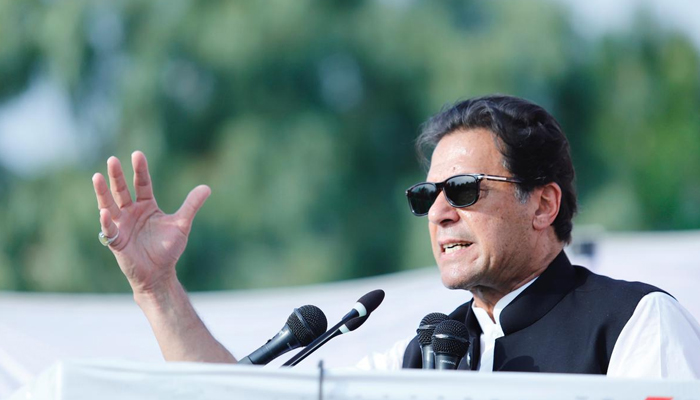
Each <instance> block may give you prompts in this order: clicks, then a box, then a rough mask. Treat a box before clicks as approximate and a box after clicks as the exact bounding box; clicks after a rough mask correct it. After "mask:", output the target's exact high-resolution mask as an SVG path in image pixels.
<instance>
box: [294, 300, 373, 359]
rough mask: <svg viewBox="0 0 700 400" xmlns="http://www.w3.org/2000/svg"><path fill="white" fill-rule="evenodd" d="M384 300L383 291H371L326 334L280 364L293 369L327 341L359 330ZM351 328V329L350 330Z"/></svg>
mask: <svg viewBox="0 0 700 400" xmlns="http://www.w3.org/2000/svg"><path fill="white" fill-rule="evenodd" d="M383 300H384V291H383V290H381V289H377V290H373V291H371V292H369V293H367V294H366V295H364V296H362V297H360V299H359V300H357V303H355V306H354V307H353V309H352V310H350V312H348V313H347V314H345V316H344V317H343V318H342V319H341V320H340V322H338V323H337V324H335V325H334V326H333V327H332V328H331V329H329V330H328V331H327V332H326V333H324V334H323V335H321V336H319V337H318V338H316V340H314V341H313V342H311V344H309V345H308V346H307V347H306V348H305V349H303V350H302V351H300V352H299V353H297V354H296V355H295V356H294V357H292V358H290V359H289V361H287V362H286V363H284V364H282V366H283V367H293V366H295V365H297V364H299V363H300V362H301V361H302V360H303V359H305V358H306V357H308V356H309V355H310V354H311V353H313V352H314V351H316V350H318V348H319V347H321V346H323V345H324V344H326V342H328V341H329V340H331V339H333V338H334V337H336V336H339V335H342V334H343V333H347V332H350V331H353V330H355V329H357V328H359V327H360V326H361V325H362V324H364V323H365V321H366V320H367V317H369V314H371V313H372V311H374V310H375V309H376V308H377V307H379V305H380V304H382V301H383ZM351 328H352V329H351ZM338 332H340V333H338Z"/></svg>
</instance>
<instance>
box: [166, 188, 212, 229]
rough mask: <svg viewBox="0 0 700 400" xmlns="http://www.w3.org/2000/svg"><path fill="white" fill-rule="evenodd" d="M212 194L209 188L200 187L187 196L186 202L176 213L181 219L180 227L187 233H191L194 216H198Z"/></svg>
mask: <svg viewBox="0 0 700 400" xmlns="http://www.w3.org/2000/svg"><path fill="white" fill-rule="evenodd" d="M210 194H211V189H209V186H207V185H199V186H197V187H196V188H194V189H192V191H191V192H190V194H188V195H187V198H186V199H185V202H184V203H182V206H181V207H180V209H179V210H177V212H176V213H175V214H176V215H177V216H178V217H179V225H180V226H181V227H182V228H183V229H184V230H185V231H187V232H189V230H190V227H192V220H194V216H195V215H197V211H199V209H200V208H201V207H202V205H203V204H204V202H205V201H206V200H207V198H208V197H209V195H210Z"/></svg>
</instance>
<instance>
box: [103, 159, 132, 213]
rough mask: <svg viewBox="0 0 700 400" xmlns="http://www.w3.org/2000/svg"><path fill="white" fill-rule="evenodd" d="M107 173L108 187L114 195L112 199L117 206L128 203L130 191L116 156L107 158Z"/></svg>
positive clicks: (129, 201)
mask: <svg viewBox="0 0 700 400" xmlns="http://www.w3.org/2000/svg"><path fill="white" fill-rule="evenodd" d="M107 173H109V187H110V190H111V191H112V196H114V201H115V202H116V203H117V205H118V206H119V208H123V207H126V206H128V205H130V204H131V193H129V188H128V187H127V186H126V180H124V171H123V170H122V164H121V162H119V159H118V158H117V157H114V156H112V157H110V158H109V159H108V160H107Z"/></svg>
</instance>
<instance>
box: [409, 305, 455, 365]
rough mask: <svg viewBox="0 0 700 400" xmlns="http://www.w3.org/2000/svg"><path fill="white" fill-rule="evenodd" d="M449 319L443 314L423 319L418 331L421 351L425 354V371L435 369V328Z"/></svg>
mask: <svg viewBox="0 0 700 400" xmlns="http://www.w3.org/2000/svg"><path fill="white" fill-rule="evenodd" d="M448 319H449V317H448V316H447V315H445V314H443V313H437V312H436V313H430V314H428V315H426V316H425V317H423V319H422V320H421V321H420V325H418V329H416V333H417V334H418V343H420V351H421V353H422V354H423V369H435V353H434V352H433V332H434V331H435V327H436V326H437V325H438V324H439V323H440V322H442V321H445V320H448Z"/></svg>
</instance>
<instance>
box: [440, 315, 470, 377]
mask: <svg viewBox="0 0 700 400" xmlns="http://www.w3.org/2000/svg"><path fill="white" fill-rule="evenodd" d="M468 349H469V331H468V330H467V327H466V326H465V325H464V324H463V323H461V322H459V321H454V320H451V319H448V320H447V321H443V322H440V323H439V324H438V326H436V327H435V331H434V332H433V351H434V352H435V369H457V367H458V366H459V361H460V360H461V359H462V357H464V355H465V354H467V350H468Z"/></svg>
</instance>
